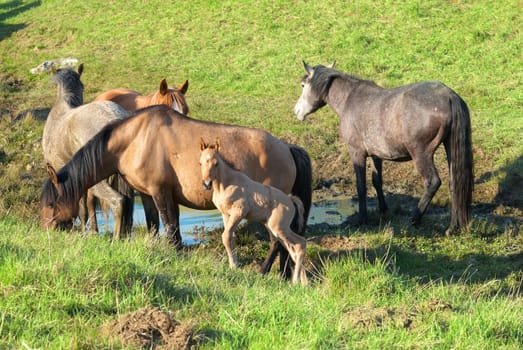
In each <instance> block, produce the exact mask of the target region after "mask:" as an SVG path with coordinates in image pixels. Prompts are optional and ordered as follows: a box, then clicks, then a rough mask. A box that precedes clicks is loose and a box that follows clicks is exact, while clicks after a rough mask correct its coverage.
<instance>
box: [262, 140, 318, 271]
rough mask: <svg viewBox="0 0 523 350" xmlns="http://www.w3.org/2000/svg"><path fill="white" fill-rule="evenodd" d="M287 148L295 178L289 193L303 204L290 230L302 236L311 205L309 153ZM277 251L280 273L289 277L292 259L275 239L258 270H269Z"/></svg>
mask: <svg viewBox="0 0 523 350" xmlns="http://www.w3.org/2000/svg"><path fill="white" fill-rule="evenodd" d="M289 149H290V151H291V154H292V157H293V158H294V163H295V164H296V179H295V180H294V185H293V186H292V190H291V194H292V195H294V196H296V197H298V198H299V199H300V200H301V202H302V204H303V215H302V217H301V218H300V217H299V216H300V215H298V213H296V214H297V215H295V216H294V219H293V221H292V224H291V230H292V231H294V232H296V233H297V234H299V235H301V236H303V235H304V233H305V228H306V225H307V219H308V217H309V211H310V209H311V205H312V166H311V160H310V158H309V155H308V154H307V152H306V151H305V150H304V149H303V148H301V147H299V146H296V145H291V144H289ZM298 211H299V210H298ZM273 244H274V246H273ZM278 253H280V273H281V274H282V275H283V276H284V277H285V278H287V279H290V277H291V274H292V271H291V264H292V260H291V259H290V258H289V252H287V250H286V249H285V248H284V247H283V245H282V244H281V243H279V242H278V241H276V240H275V241H274V243H272V241H271V248H270V249H269V255H268V256H267V258H265V261H264V262H263V263H262V265H261V267H260V271H261V272H262V273H263V274H266V273H267V272H269V270H270V269H271V266H272V264H273V262H274V259H275V258H276V254H278Z"/></svg>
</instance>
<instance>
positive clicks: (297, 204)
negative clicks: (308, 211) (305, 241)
mask: <svg viewBox="0 0 523 350" xmlns="http://www.w3.org/2000/svg"><path fill="white" fill-rule="evenodd" d="M289 198H290V199H291V200H292V202H293V203H294V208H296V213H295V214H294V218H293V219H292V223H293V226H294V225H296V229H297V231H295V232H297V233H300V232H302V230H303V229H304V226H305V224H304V216H303V214H304V213H305V208H304V207H303V203H302V201H301V199H300V198H298V197H297V196H295V195H292V194H289ZM293 231H294V230H293Z"/></svg>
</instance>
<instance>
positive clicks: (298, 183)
mask: <svg viewBox="0 0 523 350" xmlns="http://www.w3.org/2000/svg"><path fill="white" fill-rule="evenodd" d="M289 147H290V150H291V154H292V157H293V158H294V163H295V164H296V179H295V180H294V185H293V186H292V191H291V194H293V195H295V196H296V197H298V198H299V199H300V200H301V202H302V203H303V209H304V212H303V227H302V228H301V229H300V230H298V231H295V232H296V233H298V234H300V235H302V236H303V234H304V232H305V227H306V226H307V219H308V218H309V212H310V209H311V205H312V165H311V159H310V157H309V154H308V153H307V151H305V150H304V149H303V148H301V147H299V146H296V145H289ZM294 229H295V228H293V230H294Z"/></svg>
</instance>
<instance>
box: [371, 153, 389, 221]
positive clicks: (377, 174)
mask: <svg viewBox="0 0 523 350" xmlns="http://www.w3.org/2000/svg"><path fill="white" fill-rule="evenodd" d="M382 163H383V161H382V160H381V159H380V158H378V157H376V156H373V157H372V185H373V186H374V188H375V189H376V194H377V195H378V207H379V210H380V213H381V214H385V213H386V212H387V209H388V208H387V203H386V202H385V197H384V196H383V177H382V172H381V170H382Z"/></svg>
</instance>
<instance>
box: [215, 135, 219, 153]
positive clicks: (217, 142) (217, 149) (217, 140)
mask: <svg viewBox="0 0 523 350" xmlns="http://www.w3.org/2000/svg"><path fill="white" fill-rule="evenodd" d="M219 151H220V138H219V137H217V138H216V152H219Z"/></svg>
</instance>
